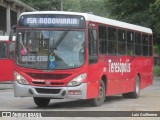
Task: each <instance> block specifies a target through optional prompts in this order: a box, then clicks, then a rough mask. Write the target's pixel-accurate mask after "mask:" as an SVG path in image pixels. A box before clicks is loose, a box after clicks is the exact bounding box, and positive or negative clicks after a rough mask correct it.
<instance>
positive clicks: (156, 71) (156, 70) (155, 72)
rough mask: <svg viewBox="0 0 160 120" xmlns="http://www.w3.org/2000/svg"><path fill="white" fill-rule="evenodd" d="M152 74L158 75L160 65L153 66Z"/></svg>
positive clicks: (159, 75)
mask: <svg viewBox="0 0 160 120" xmlns="http://www.w3.org/2000/svg"><path fill="white" fill-rule="evenodd" d="M154 76H156V77H160V66H158V65H157V66H154Z"/></svg>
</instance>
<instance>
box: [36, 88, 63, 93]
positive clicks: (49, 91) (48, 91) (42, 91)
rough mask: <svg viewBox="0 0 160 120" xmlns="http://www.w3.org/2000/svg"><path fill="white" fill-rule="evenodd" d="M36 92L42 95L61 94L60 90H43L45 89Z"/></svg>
mask: <svg viewBox="0 0 160 120" xmlns="http://www.w3.org/2000/svg"><path fill="white" fill-rule="evenodd" d="M36 91H37V92H38V93H42V94H58V93H59V92H60V89H43V88H36Z"/></svg>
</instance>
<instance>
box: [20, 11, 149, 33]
mask: <svg viewBox="0 0 160 120" xmlns="http://www.w3.org/2000/svg"><path fill="white" fill-rule="evenodd" d="M28 14H63V15H81V16H84V17H85V19H86V20H87V21H92V22H98V23H101V24H107V25H111V26H115V27H120V28H125V29H130V30H135V31H140V32H145V33H149V34H152V30H151V29H150V28H146V27H142V26H138V25H134V24H130V23H126V22H121V21H117V20H113V19H109V18H104V17H100V16H96V15H93V14H88V13H78V12H66V11H35V12H24V13H22V14H21V15H28Z"/></svg>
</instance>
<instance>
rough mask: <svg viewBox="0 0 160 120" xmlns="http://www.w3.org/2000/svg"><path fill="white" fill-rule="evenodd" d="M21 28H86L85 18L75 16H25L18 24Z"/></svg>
mask: <svg viewBox="0 0 160 120" xmlns="http://www.w3.org/2000/svg"><path fill="white" fill-rule="evenodd" d="M18 25H19V27H35V28H53V27H73V28H85V18H84V17H83V16H75V15H52V14H49V15H46V14H42V15H37V14H35V15H23V16H21V17H20V19H19V22H18Z"/></svg>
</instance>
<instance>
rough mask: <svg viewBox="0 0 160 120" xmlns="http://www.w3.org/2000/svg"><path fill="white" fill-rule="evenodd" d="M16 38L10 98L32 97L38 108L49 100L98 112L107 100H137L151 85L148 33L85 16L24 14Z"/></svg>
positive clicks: (81, 14) (117, 22)
mask: <svg viewBox="0 0 160 120" xmlns="http://www.w3.org/2000/svg"><path fill="white" fill-rule="evenodd" d="M137 33H139V34H140V37H139V39H138V36H137ZM143 34H144V37H143ZM16 38H17V39H16V52H15V69H14V77H15V81H14V95H15V97H33V99H34V102H35V104H36V105H37V106H41V107H44V106H46V105H48V104H49V102H50V100H51V99H70V98H71V99H85V100H87V99H88V101H89V102H90V103H91V104H92V105H93V106H100V105H102V104H103V102H104V101H105V97H106V96H109V95H115V94H123V96H124V97H133V98H138V96H139V93H140V90H141V89H142V88H145V87H147V86H149V85H151V84H152V81H153V62H152V52H153V50H152V49H153V45H152V31H151V30H150V29H148V28H144V27H140V26H136V25H132V24H127V23H124V22H119V21H115V20H111V19H107V18H102V17H98V16H95V15H90V14H85V13H73V12H59V11H55V12H51V11H47V12H45V11H42V12H28V13H23V14H22V15H21V16H20V18H19V20H18V24H17V35H16ZM142 38H143V40H142ZM137 41H140V42H137ZM142 41H145V42H144V44H143V42H142ZM135 46H137V49H136V48H135ZM138 46H140V48H139V47H138ZM137 51H139V52H140V53H139V52H137ZM142 51H143V52H142ZM142 61H144V64H142V63H143V62H142ZM148 64H149V66H150V67H151V69H149V68H148V67H147V65H148ZM145 69H146V70H147V71H145Z"/></svg>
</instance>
